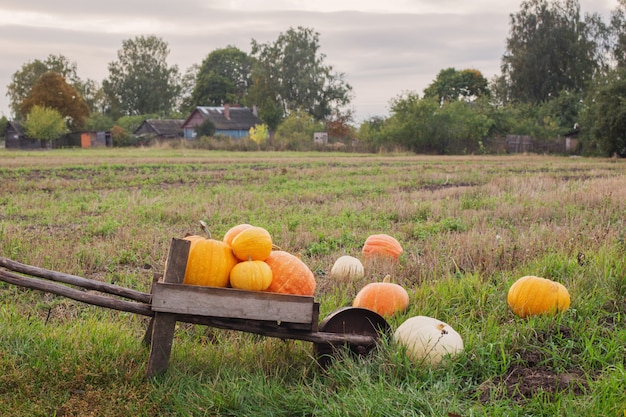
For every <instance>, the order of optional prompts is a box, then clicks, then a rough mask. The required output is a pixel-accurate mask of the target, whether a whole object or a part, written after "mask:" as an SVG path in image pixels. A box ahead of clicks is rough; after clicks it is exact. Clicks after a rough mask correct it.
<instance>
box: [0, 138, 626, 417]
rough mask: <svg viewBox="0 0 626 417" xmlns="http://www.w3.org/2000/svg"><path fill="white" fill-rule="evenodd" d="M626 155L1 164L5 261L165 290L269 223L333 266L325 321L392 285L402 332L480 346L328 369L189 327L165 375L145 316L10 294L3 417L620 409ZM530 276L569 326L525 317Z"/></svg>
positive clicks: (387, 346) (282, 347)
mask: <svg viewBox="0 0 626 417" xmlns="http://www.w3.org/2000/svg"><path fill="white" fill-rule="evenodd" d="M624 184H626V163H624V162H623V161H617V162H614V161H611V160H608V159H587V158H559V157H544V156H527V155H522V156H501V157H471V156H468V157H431V156H428V157H426V156H412V155H385V156H381V155H358V154H346V155H344V154H330V153H256V152H245V153H229V152H207V151H200V150H189V149H177V150H172V149H166V148H163V149H124V150H118V149H115V150H108V149H107V150H96V149H94V150H54V151H46V152H8V151H0V255H1V256H5V257H8V258H11V259H14V260H16V261H19V262H23V263H26V264H30V265H35V266H40V267H44V268H49V269H52V270H56V271H60V272H65V273H68V274H75V275H79V276H84V277H87V278H90V279H97V280H102V281H106V282H112V283H116V284H118V285H122V286H125V287H128V288H133V289H137V290H140V291H145V292H148V291H149V289H150V284H151V282H152V278H153V276H154V275H155V274H159V273H160V272H162V270H163V266H164V263H165V257H166V255H167V251H168V248H169V244H170V241H171V239H172V238H173V237H182V236H184V235H185V234H186V233H189V232H194V233H197V232H199V228H198V221H199V220H204V221H205V222H206V223H207V224H209V225H210V228H211V232H212V233H213V236H214V237H216V238H221V237H222V236H223V234H224V233H225V232H226V231H227V230H228V229H229V228H230V227H232V226H234V225H236V224H238V223H244V222H245V223H251V224H256V225H259V226H262V227H265V228H267V229H268V230H269V231H270V233H271V234H272V237H273V239H274V241H275V243H276V244H277V245H278V246H280V247H281V248H282V249H284V250H287V251H289V252H291V253H294V254H298V255H299V256H301V258H302V260H303V261H304V262H305V263H306V264H307V265H308V266H309V267H310V268H311V270H313V271H314V272H315V275H316V279H317V283H318V288H317V291H316V295H315V297H316V299H317V301H319V302H320V316H321V317H322V318H323V317H325V316H326V315H327V314H329V313H331V312H332V311H334V310H336V309H337V308H340V307H343V306H346V305H350V303H351V301H352V299H353V297H354V295H355V294H356V292H357V291H358V290H359V289H360V288H361V287H362V286H363V285H365V284H366V283H367V282H372V281H379V280H381V279H382V277H383V276H384V275H385V274H386V273H391V274H392V275H393V279H394V281H395V282H398V283H400V284H401V285H403V286H404V287H405V288H406V289H407V291H408V292H409V295H410V300H411V302H410V306H409V308H408V309H407V310H406V311H405V312H403V313H401V314H399V315H397V316H394V317H392V318H390V319H389V320H388V321H389V324H390V325H391V327H392V329H395V328H397V326H399V325H400V324H401V323H402V322H403V321H404V320H405V319H407V318H409V317H411V316H415V315H426V316H432V317H436V318H438V319H440V320H442V321H445V322H447V323H448V324H450V325H451V326H452V327H454V328H455V329H456V330H457V331H458V332H459V333H460V334H461V335H462V337H463V339H464V344H465V350H464V352H463V353H462V354H461V355H459V356H457V357H456V358H454V359H453V360H448V361H446V362H445V363H444V364H443V366H440V367H435V368H433V367H430V366H426V365H424V364H413V363H410V362H409V361H408V360H407V358H406V356H405V355H404V352H403V350H402V349H400V348H398V347H397V346H396V345H395V344H394V343H393V341H392V340H391V339H390V338H388V339H387V338H386V339H383V340H382V342H381V344H380V346H379V347H378V348H377V349H375V350H374V351H373V352H371V353H370V355H368V356H367V357H357V358H355V357H352V356H350V355H346V356H345V357H343V358H341V359H340V360H337V361H335V362H334V363H333V364H332V366H330V367H329V368H328V369H326V370H323V369H320V368H319V367H318V366H317V365H316V361H315V357H314V353H313V348H312V345H311V344H310V343H308V342H302V341H282V340H279V339H273V338H265V337H259V336H255V335H251V334H247V333H239V332H234V331H226V330H219V329H214V328H207V327H205V326H197V325H189V324H182V323H179V325H178V327H177V331H176V338H175V341H174V347H173V351H172V357H171V360H170V368H169V370H168V372H167V373H166V374H165V375H162V376H159V377H156V378H154V379H151V380H146V378H145V373H146V364H147V359H148V354H149V352H148V348H147V347H146V346H145V345H144V344H143V343H142V338H143V335H144V332H145V330H146V326H147V319H145V318H143V317H140V316H135V315H132V314H128V313H118V312H114V311H111V310H106V309H102V308H98V307H93V306H89V305H85V304H81V303H78V302H74V301H71V300H68V299H65V298H62V297H56V296H53V295H50V294H45V293H41V292H38V291H31V290H25V289H21V288H18V287H15V286H11V285H8V284H4V283H0V415H7V416H130V415H132V416H154V415H162V416H221V415H225V416H243V415H246V416H257V415H258V416H264V415H268V416H294V415H296V416H402V415H405V416H448V415H452V416H454V415H460V416H530V415H533V416H577V415H580V416H622V415H624V410H625V409H626V372H625V367H624V362H625V357H626V350H625V347H624V346H625V345H626V324H625V318H624V316H625V314H626V243H625V237H626V232H625V231H626V187H624ZM374 233H388V234H390V235H392V236H394V237H396V238H397V239H398V240H399V241H400V242H401V243H402V245H403V247H404V250H405V252H404V254H403V255H402V257H401V259H400V262H399V263H398V264H397V265H396V266H395V267H389V266H383V265H370V266H369V267H368V269H367V271H366V277H365V278H363V279H362V280H360V281H357V282H350V283H343V284H340V283H336V282H332V281H331V279H330V276H329V272H330V268H331V267H332V264H333V262H334V260H335V259H337V258H338V257H339V256H341V255H352V256H356V257H360V249H361V247H362V245H363V242H364V241H365V239H366V237H367V236H368V235H370V234H374ZM523 275H538V276H543V277H546V278H550V279H553V280H556V281H559V282H561V283H563V284H564V285H565V286H566V287H567V288H568V289H569V292H570V294H571V297H572V305H571V307H570V309H569V310H568V311H566V312H565V313H564V314H561V315H559V316H556V317H533V318H528V319H520V318H518V317H516V316H514V315H513V314H512V313H511V312H510V311H509V309H508V306H507V304H506V292H507V290H508V288H509V286H510V285H511V284H512V283H513V282H514V281H515V280H516V279H517V278H519V277H521V276H523Z"/></svg>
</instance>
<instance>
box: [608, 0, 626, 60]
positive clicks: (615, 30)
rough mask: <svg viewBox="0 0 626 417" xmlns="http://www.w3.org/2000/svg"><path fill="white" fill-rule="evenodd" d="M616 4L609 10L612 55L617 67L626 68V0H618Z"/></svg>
mask: <svg viewBox="0 0 626 417" xmlns="http://www.w3.org/2000/svg"><path fill="white" fill-rule="evenodd" d="M617 3H618V5H617V7H616V8H615V10H613V11H612V12H611V24H610V33H611V34H612V35H613V39H614V41H613V44H612V45H610V46H609V48H610V49H612V53H613V57H614V59H615V62H616V63H617V67H618V68H626V0H618V1H617Z"/></svg>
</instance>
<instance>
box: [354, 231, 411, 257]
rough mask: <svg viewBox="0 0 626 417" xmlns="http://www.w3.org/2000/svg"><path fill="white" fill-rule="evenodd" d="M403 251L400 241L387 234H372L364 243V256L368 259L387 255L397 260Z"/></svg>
mask: <svg viewBox="0 0 626 417" xmlns="http://www.w3.org/2000/svg"><path fill="white" fill-rule="evenodd" d="M402 252H403V249H402V245H400V242H398V241H397V240H396V239H395V238H393V237H391V236H389V235H386V234H378V235H370V236H369V237H368V238H367V239H366V240H365V244H364V245H363V256H364V257H365V258H366V259H371V258H376V257H387V258H391V259H393V260H397V259H398V258H400V255H402Z"/></svg>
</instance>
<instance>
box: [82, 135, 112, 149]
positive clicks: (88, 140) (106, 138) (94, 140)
mask: <svg viewBox="0 0 626 417" xmlns="http://www.w3.org/2000/svg"><path fill="white" fill-rule="evenodd" d="M111 146H113V138H112V137H111V132H102V131H98V132H96V131H86V132H80V147H81V148H106V147H111Z"/></svg>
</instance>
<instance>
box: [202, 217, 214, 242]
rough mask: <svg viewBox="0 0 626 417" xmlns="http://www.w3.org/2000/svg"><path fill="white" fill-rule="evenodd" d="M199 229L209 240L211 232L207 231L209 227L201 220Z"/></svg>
mask: <svg viewBox="0 0 626 417" xmlns="http://www.w3.org/2000/svg"><path fill="white" fill-rule="evenodd" d="M200 229H202V231H203V232H204V233H206V235H207V237H208V238H209V239H211V231H210V230H209V226H207V224H206V223H205V222H204V221H203V220H200Z"/></svg>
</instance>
